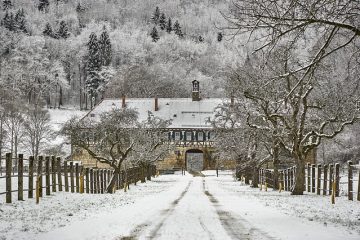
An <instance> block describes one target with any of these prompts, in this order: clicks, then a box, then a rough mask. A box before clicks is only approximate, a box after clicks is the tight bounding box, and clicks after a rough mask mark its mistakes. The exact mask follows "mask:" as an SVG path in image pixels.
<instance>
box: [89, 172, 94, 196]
mask: <svg viewBox="0 0 360 240" xmlns="http://www.w3.org/2000/svg"><path fill="white" fill-rule="evenodd" d="M90 193H94V170H93V169H92V168H91V169H90Z"/></svg>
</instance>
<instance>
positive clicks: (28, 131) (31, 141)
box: [24, 105, 54, 159]
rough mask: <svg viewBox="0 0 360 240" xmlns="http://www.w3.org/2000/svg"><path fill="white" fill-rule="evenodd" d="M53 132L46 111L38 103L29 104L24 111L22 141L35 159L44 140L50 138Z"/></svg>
mask: <svg viewBox="0 0 360 240" xmlns="http://www.w3.org/2000/svg"><path fill="white" fill-rule="evenodd" d="M53 134H54V133H53V131H52V129H51V125H50V115H49V113H48V111H47V110H44V109H42V108H41V107H40V106H38V105H35V106H30V107H29V109H28V110H27V111H26V113H25V122H24V143H25V146H29V148H30V152H31V154H32V155H33V156H35V159H36V158H37V156H39V153H40V151H41V149H42V146H43V145H44V143H45V142H46V140H50V138H51V137H52V136H53Z"/></svg>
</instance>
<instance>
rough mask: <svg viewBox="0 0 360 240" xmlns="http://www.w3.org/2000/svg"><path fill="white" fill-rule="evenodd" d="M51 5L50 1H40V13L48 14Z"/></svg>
mask: <svg viewBox="0 0 360 240" xmlns="http://www.w3.org/2000/svg"><path fill="white" fill-rule="evenodd" d="M49 5H50V3H49V0H39V4H38V9H39V11H43V12H47V10H48V7H49Z"/></svg>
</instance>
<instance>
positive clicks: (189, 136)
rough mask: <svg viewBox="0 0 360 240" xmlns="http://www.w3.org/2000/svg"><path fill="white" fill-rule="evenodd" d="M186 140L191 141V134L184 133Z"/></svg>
mask: <svg viewBox="0 0 360 240" xmlns="http://www.w3.org/2000/svg"><path fill="white" fill-rule="evenodd" d="M186 140H188V141H191V140H192V134H191V132H186Z"/></svg>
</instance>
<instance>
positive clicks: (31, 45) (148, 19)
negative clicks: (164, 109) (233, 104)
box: [0, 0, 243, 109]
mask: <svg viewBox="0 0 360 240" xmlns="http://www.w3.org/2000/svg"><path fill="white" fill-rule="evenodd" d="M227 8H228V3H227V2H226V1H215V0H204V1H190V0H187V1H184V0H181V1H180V0H178V1H167V2H164V1H157V0H153V1H146V2H144V1H140V0H136V1H128V0H113V1H105V0H100V1H98V0H96V1H95V0H89V1H75V0H56V1H55V0H34V1H26V0H5V1H2V6H1V11H0V19H1V26H0V29H1V31H0V32H1V33H0V35H1V36H0V41H1V42H2V44H1V49H0V51H1V62H0V66H1V68H0V76H1V81H0V83H1V84H2V85H7V86H9V84H10V85H11V88H12V89H18V90H19V91H20V92H21V94H22V95H23V96H24V99H25V98H26V101H27V102H28V103H38V102H45V103H46V105H47V106H48V107H61V106H62V105H67V104H72V105H75V106H78V107H79V108H81V109H90V108H91V107H92V106H93V105H94V104H96V103H97V102H98V101H99V100H100V99H101V98H103V97H121V96H122V95H126V96H128V97H154V96H158V97H170V96H171V97H187V96H189V94H190V92H189V91H190V89H189V83H190V82H191V81H192V80H193V79H197V80H199V81H201V82H202V87H203V88H202V91H203V93H202V94H203V96H205V97H210V96H222V95H223V94H224V91H223V73H224V72H226V71H227V70H228V69H229V67H231V66H234V64H236V63H237V61H239V60H238V59H241V58H242V57H243V54H242V53H243V50H242V49H243V48H241V47H240V46H236V45H235V44H232V43H231V42H229V41H224V39H223V35H222V33H221V30H220V29H219V28H218V27H219V26H221V25H224V23H225V21H226V20H225V19H224V18H223V17H222V16H221V14H220V11H222V10H226V9H227ZM239 55H240V58H239Z"/></svg>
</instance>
